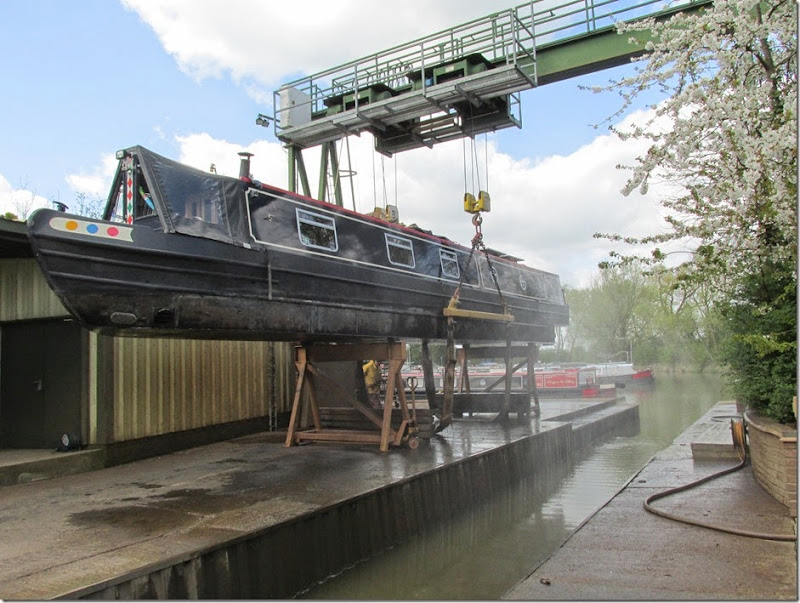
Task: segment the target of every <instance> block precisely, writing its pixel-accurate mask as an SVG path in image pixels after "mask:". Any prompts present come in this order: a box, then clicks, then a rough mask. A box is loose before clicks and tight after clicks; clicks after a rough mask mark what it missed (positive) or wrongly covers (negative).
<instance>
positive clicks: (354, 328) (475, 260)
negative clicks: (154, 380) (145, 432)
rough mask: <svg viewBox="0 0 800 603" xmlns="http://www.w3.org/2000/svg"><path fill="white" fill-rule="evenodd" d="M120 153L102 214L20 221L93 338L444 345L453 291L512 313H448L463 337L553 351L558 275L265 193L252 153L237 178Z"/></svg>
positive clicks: (559, 319) (559, 307)
mask: <svg viewBox="0 0 800 603" xmlns="http://www.w3.org/2000/svg"><path fill="white" fill-rule="evenodd" d="M245 155H246V154H245ZM118 159H119V165H118V168H117V172H116V176H115V178H114V182H113V185H112V188H111V192H110V195H109V199H108V202H107V205H106V208H105V211H104V215H103V217H102V219H93V218H87V217H83V216H77V215H71V214H68V213H65V212H61V211H56V210H49V209H41V210H38V211H36V212H34V213H33V214H32V215H31V216H30V218H29V220H28V236H29V239H30V241H31V245H32V248H33V251H34V254H35V256H36V258H37V260H38V261H39V263H40V265H41V267H42V270H43V271H44V274H45V276H46V278H47V280H48V282H49V284H50V286H51V287H52V289H53V290H54V291H55V293H56V294H57V295H58V296H59V297H60V299H61V301H62V302H63V303H64V305H65V306H66V308H67V309H68V310H69V312H70V313H72V314H73V315H74V316H75V318H77V319H78V320H79V321H80V322H81V323H83V324H84V325H86V326H87V327H89V328H91V329H94V330H97V331H99V332H102V333H113V334H117V335H119V334H122V335H125V334H127V335H152V336H179V337H186V338H225V339H269V340H285V341H308V340H318V341H346V340H356V339H365V338H369V339H372V338H387V337H390V338H406V339H427V340H437V339H446V338H447V336H448V332H447V318H446V316H445V315H444V312H443V310H444V308H445V307H446V306H447V305H448V303H449V301H450V300H451V297H452V296H453V293H454V291H455V290H456V289H457V288H458V287H459V285H460V286H461V289H460V295H459V308H462V309H464V310H474V311H476V312H487V313H492V314H505V315H507V316H513V320H512V319H509V320H507V321H495V320H482V319H477V318H456V319H455V321H454V322H455V332H454V333H453V335H454V336H455V338H456V339H457V340H461V341H504V340H508V339H511V340H514V341H526V342H538V343H548V342H552V341H553V339H554V328H555V327H557V326H559V325H565V324H567V322H568V308H567V306H566V303H565V301H564V295H563V291H562V289H561V285H560V281H559V277H558V276H557V275H555V274H551V273H548V272H543V271H540V270H535V269H532V268H529V267H527V266H525V265H523V264H521V263H519V262H517V261H513V260H509V259H507V258H504V257H502V256H501V255H499V254H498V255H493V254H491V253H489V252H488V251H487V252H486V253H482V252H479V251H475V252H474V253H472V250H471V249H470V248H467V247H465V246H462V245H459V244H456V243H454V242H452V241H450V240H448V239H446V238H443V237H438V236H434V235H432V234H429V233H427V232H426V231H422V230H420V229H417V228H412V227H406V226H403V225H401V224H398V223H392V222H389V221H386V220H382V219H378V218H375V217H372V216H367V215H362V214H359V213H356V212H353V211H349V210H346V209H344V208H341V207H338V206H335V205H332V204H329V203H325V202H321V201H316V200H314V199H310V198H308V197H304V196H302V195H298V194H295V193H291V192H287V191H284V190H281V189H278V188H275V187H272V186H268V185H266V184H262V183H260V182H258V181H255V180H253V179H252V178H251V177H250V175H249V158H248V157H245V158H244V159H243V169H242V173H241V174H240V177H239V178H233V177H228V176H223V175H218V174H215V173H206V172H203V171H200V170H196V169H194V168H191V167H188V166H185V165H182V164H180V163H178V162H175V161H172V160H170V159H168V158H165V157H162V156H160V155H158V154H156V153H153V152H152V151H149V150H147V149H145V148H143V147H140V146H135V147H131V148H129V149H125V150H124V151H120V152H119V153H118ZM471 253H472V257H470V256H471ZM492 270H494V271H495V277H496V278H493V277H492ZM498 287H499V292H500V294H498ZM504 306H505V307H504Z"/></svg>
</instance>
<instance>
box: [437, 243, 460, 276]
mask: <svg viewBox="0 0 800 603" xmlns="http://www.w3.org/2000/svg"><path fill="white" fill-rule="evenodd" d="M439 261H440V262H441V265H442V276H444V277H446V278H452V279H456V280H457V279H459V278H460V277H461V271H460V270H459V268H458V256H456V253H455V252H454V251H449V250H447V249H440V250H439Z"/></svg>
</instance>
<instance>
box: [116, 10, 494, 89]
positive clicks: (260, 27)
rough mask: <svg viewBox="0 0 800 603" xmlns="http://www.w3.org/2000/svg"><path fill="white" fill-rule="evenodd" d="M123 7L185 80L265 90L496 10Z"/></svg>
mask: <svg viewBox="0 0 800 603" xmlns="http://www.w3.org/2000/svg"><path fill="white" fill-rule="evenodd" d="M123 5H124V6H125V7H126V8H127V9H129V10H131V11H134V12H136V13H137V14H138V15H139V17H140V18H141V19H142V21H144V22H145V23H147V24H148V25H149V26H150V27H151V28H152V29H153V31H154V32H155V33H156V35H157V36H158V38H159V40H160V41H161V44H162V45H163V47H164V49H165V50H166V51H167V52H168V53H169V54H170V55H172V56H173V57H174V58H175V60H176V62H177V63H178V65H179V67H180V68H181V70H183V71H184V72H185V73H187V74H189V75H190V76H192V77H194V78H197V79H203V78H207V77H220V76H222V75H223V74H224V73H230V74H231V76H232V77H233V79H234V80H237V81H240V82H243V81H246V80H255V81H257V82H259V83H260V84H262V85H270V86H271V85H274V84H275V83H276V82H277V81H278V80H279V79H282V78H284V76H286V74H291V73H299V72H302V73H305V74H308V73H313V72H317V71H321V70H323V69H327V68H329V67H333V66H334V65H336V64H339V63H344V62H347V61H350V60H352V59H356V58H359V57H361V56H364V55H368V54H370V53H373V52H377V51H380V50H383V49H385V48H390V47H392V46H395V45H398V44H402V43H405V42H407V41H409V40H413V39H415V38H419V37H422V36H425V35H428V34H431V33H435V32H437V31H439V30H442V29H445V28H447V27H451V26H452V25H454V23H459V22H465V21H468V20H470V19H474V18H477V17H481V16H484V15H487V14H489V13H492V12H496V11H497V10H498V6H497V2H496V0H439V1H438V2H430V1H426V0H407V1H406V2H405V6H404V9H403V10H392V8H390V7H389V8H387V6H386V5H384V4H382V3H380V2H363V1H359V0H338V1H337V2H328V1H325V0H295V2H291V3H288V4H287V3H285V2H284V3H282V2H274V1H270V2H264V1H258V0H228V1H227V2H218V1H217V0H159V1H158V2H149V1H147V0H123ZM409 5H411V6H413V5H416V6H417V9H416V10H414V9H409ZM501 8H508V7H501ZM387 13H388V16H387ZM454 16H456V17H455V18H454ZM248 87H249V89H250V93H252V94H254V95H258V94H263V92H260V91H258V90H257V89H256V88H253V87H252V86H248ZM270 100H271V97H270Z"/></svg>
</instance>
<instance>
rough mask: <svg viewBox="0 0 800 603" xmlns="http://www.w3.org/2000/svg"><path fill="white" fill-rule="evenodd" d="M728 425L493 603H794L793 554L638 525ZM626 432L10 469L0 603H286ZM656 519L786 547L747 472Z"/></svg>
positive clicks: (460, 434) (668, 456) (790, 548)
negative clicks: (714, 602)
mask: <svg viewBox="0 0 800 603" xmlns="http://www.w3.org/2000/svg"><path fill="white" fill-rule="evenodd" d="M730 412H731V409H730V408H729V407H727V406H724V405H717V406H715V407H714V408H712V409H711V411H709V413H708V414H707V415H705V416H704V417H703V418H701V419H700V420H699V421H698V422H697V423H696V424H695V425H694V426H693V427H692V428H690V429H689V430H688V431H687V432H685V433H684V434H683V435H682V436H681V437H680V438H679V439H678V440H676V441H675V443H674V444H673V445H672V446H670V447H669V448H668V449H666V450H664V451H663V452H661V453H659V454H658V455H657V456H656V457H655V458H654V459H653V460H652V461H651V462H650V463H649V464H648V465H647V466H646V467H645V468H644V469H643V470H642V471H641V472H640V473H639V474H638V475H636V476H635V477H634V478H633V479H632V480H631V481H630V482H629V483H628V485H627V486H626V487H625V488H624V489H623V490H622V491H621V492H620V493H619V494H618V495H617V496H616V497H615V498H614V499H613V500H612V501H610V502H609V503H608V504H607V505H606V506H605V507H603V508H602V509H601V510H600V511H599V512H597V513H596V514H595V515H593V517H592V518H590V519H589V520H588V521H587V522H586V523H585V524H584V525H583V526H582V527H581V528H580V529H579V530H578V531H577V532H576V533H575V534H574V535H573V536H572V537H571V538H570V539H569V540H568V542H567V543H566V544H565V545H564V546H563V547H561V548H560V549H559V550H558V551H556V552H555V553H554V554H553V555H552V556H551V557H550V558H549V559H548V560H547V561H546V562H545V563H543V564H542V565H540V566H539V567H537V568H531V572H532V573H531V574H530V575H529V576H528V577H527V578H526V579H525V580H523V581H522V582H521V583H520V584H518V585H517V586H516V587H514V588H513V589H511V590H510V591H509V592H508V593H507V594H506V595H505V597H504V598H507V599H546V600H554V599H592V600H603V599H620V600H622V599H639V600H658V599H662V600H671V599H739V600H753V599H772V600H787V599H788V600H796V599H797V579H796V572H797V552H796V547H795V543H793V542H774V541H765V540H754V539H746V538H742V537H737V536H733V535H730V534H723V533H718V532H713V531H710V530H706V529H702V528H697V527H692V526H688V525H684V524H679V523H675V522H672V521H670V520H668V519H664V518H661V517H657V516H655V515H651V514H649V513H647V512H645V511H644V510H643V509H642V501H643V500H644V499H645V498H646V497H647V496H648V495H650V494H652V493H653V492H656V491H661V490H664V489H666V488H668V487H671V486H674V485H679V484H683V483H686V482H689V481H692V480H693V479H696V478H697V477H700V476H703V475H707V474H709V473H713V472H714V471H716V470H717V469H719V468H720V467H725V466H730V465H731V464H735V463H736V458H735V450H734V448H733V445H732V443H731V439H730V430H729V426H728V425H727V424H726V423H725V422H724V421H714V420H713V419H714V417H717V416H724V415H727V414H729V413H730ZM631 423H633V424H634V427H636V428H637V429H638V408H637V407H636V406H631V405H626V404H624V403H614V402H613V401H611V402H610V401H602V400H587V401H574V400H546V401H545V400H543V401H542V414H541V416H540V418H539V419H538V420H519V421H517V420H515V419H514V418H513V416H512V420H511V422H510V423H509V424H507V425H499V424H497V423H494V422H492V421H491V420H490V418H488V416H482V417H475V418H472V419H466V418H465V419H463V420H457V421H456V422H455V423H454V424H453V425H452V426H451V427H449V428H448V429H447V430H446V431H445V432H443V433H442V434H440V435H438V436H436V437H435V438H434V439H433V440H431V441H430V442H428V443H427V444H423V445H422V446H420V447H419V448H418V449H416V450H407V449H392V450H390V451H389V452H388V453H381V452H379V451H378V450H377V447H375V446H343V445H327V444H311V445H305V446H300V447H292V448H286V447H285V446H284V445H283V435H284V434H281V433H273V434H269V433H263V434H255V435H251V436H245V437H241V438H237V439H234V440H230V441H226V442H220V443H217V444H212V445H209V446H203V447H199V448H194V449H191V450H186V451H183V452H179V453H175V454H170V455H165V456H162V457H157V458H152V459H148V460H143V461H138V462H134V463H129V464H127V465H121V466H118V467H112V468H108V469H101V470H93V471H85V472H83V473H79V474H74V475H65V476H64V477H56V478H51V479H39V478H40V477H42V476H44V475H46V474H47V470H46V465H47V463H46V460H47V459H41V458H40V459H33V458H31V459H28V461H29V462H32V463H37V464H36V465H35V467H36V471H33V470H30V469H31V468H32V467H34V466H32V465H27V469H29V470H28V471H24V470H20V467H21V468H22V469H25V468H26V464H25V458H24V457H25V454H24V453H17V458H16V462H15V463H6V464H5V465H4V464H3V463H2V462H0V473H3V474H4V475H5V476H6V479H7V480H9V479H11V476H13V475H14V473H13V471H12V469H14V468H16V469H15V470H16V471H17V474H16V475H17V480H18V481H25V480H30V479H34V480H39V481H31V482H28V483H18V484H16V485H10V486H6V487H2V488H0V599H6V600H9V599H35V600H45V599H53V598H67V599H77V598H95V599H104V600H112V599H138V598H151V599H152V598H173V599H175V598H225V599H245V598H260V599H265V598H288V597H291V596H293V595H294V594H296V593H297V592H300V591H301V590H302V589H303V588H305V587H307V586H308V585H309V584H311V583H313V582H314V581H315V580H319V579H321V578H324V577H325V576H327V575H331V574H333V573H336V572H337V571H340V570H341V569H342V567H347V565H352V564H353V563H355V562H357V561H358V560H360V559H366V558H369V557H370V556H373V555H375V554H377V553H378V552H380V551H381V550H383V549H385V548H386V547H387V546H390V545H391V544H392V543H394V542H398V541H399V540H401V539H402V538H404V537H407V536H408V535H409V534H411V533H414V532H416V531H420V530H424V529H426V527H427V526H429V525H430V523H431V522H436V521H439V520H441V519H444V518H445V517H446V516H447V515H448V514H450V513H452V510H453V509H456V508H461V507H464V506H467V505H470V504H481V497H488V496H491V495H492V494H493V492H496V491H498V490H500V489H502V488H506V487H508V484H509V483H513V482H514V480H519V479H522V478H523V477H525V476H531V475H532V476H535V479H536V480H537V481H540V480H542V481H546V480H547V479H548V478H552V480H554V481H557V480H558V479H560V476H559V475H556V474H553V472H554V471H557V469H558V468H559V467H564V466H566V465H567V464H568V463H569V462H570V456H571V455H572V454H575V453H576V452H577V451H579V450H581V449H583V450H585V446H587V445H591V444H592V443H593V442H596V441H602V439H603V438H606V437H609V436H611V435H615V434H617V433H619V432H620V430H623V431H624V430H625V429H629V428H630V425H631ZM634 433H635V430H634ZM582 447H583V448H582ZM693 449H694V450H695V451H696V452H695V454H700V451H702V454H703V455H704V458H707V459H710V460H699V459H696V458H694V456H693V452H692V451H693ZM70 454H75V455H76V457H75V458H76V459H78V460H77V462H78V463H83V464H84V465H85V464H86V461H85V460H80V458H79V457H78V456H77V455H79V454H83V453H65V454H64V458H67V457H68V456H69V455H70ZM34 456H35V455H34ZM0 461H2V459H1V458H0ZM59 462H61V463H63V462H64V461H63V460H62V459H59ZM62 470H64V468H63V467H62ZM431 501H435V502H434V503H433V504H431ZM654 505H656V506H658V507H659V508H664V509H665V510H667V509H669V510H673V511H676V510H677V512H680V513H685V514H687V515H691V514H695V515H696V516H701V517H703V518H704V519H705V520H706V521H712V522H719V523H724V524H725V525H729V526H730V525H734V526H739V527H744V528H746V529H749V530H756V531H763V532H769V533H788V534H792V533H793V531H794V521H793V519H792V518H791V517H789V513H788V509H787V508H786V507H785V506H783V505H781V504H780V503H778V502H776V501H775V500H774V499H772V498H771V497H770V496H769V495H767V494H766V493H765V492H764V491H763V490H762V489H761V488H760V487H759V486H758V485H757V484H756V483H755V482H754V480H753V478H752V473H751V472H750V470H749V467H747V468H745V469H743V470H741V471H739V472H737V473H735V474H731V475H729V476H725V477H723V478H721V479H719V480H715V481H713V482H710V483H709V484H705V485H703V486H701V487H700V489H698V490H690V491H688V492H685V493H681V494H679V495H677V496H675V497H670V498H666V499H663V500H661V501H658V502H656V503H654ZM353 526H366V527H369V529H363V530H361V532H360V533H359V531H358V530H356V529H354V528H353Z"/></svg>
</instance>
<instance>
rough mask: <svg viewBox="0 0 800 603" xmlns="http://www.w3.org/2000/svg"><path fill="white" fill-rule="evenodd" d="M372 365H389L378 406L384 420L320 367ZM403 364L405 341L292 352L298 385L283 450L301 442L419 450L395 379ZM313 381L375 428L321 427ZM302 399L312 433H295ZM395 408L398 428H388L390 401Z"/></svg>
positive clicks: (400, 382) (399, 383)
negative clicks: (330, 388)
mask: <svg viewBox="0 0 800 603" xmlns="http://www.w3.org/2000/svg"><path fill="white" fill-rule="evenodd" d="M369 359H373V360H377V361H382V362H384V361H385V362H388V364H389V371H388V374H387V379H386V396H385V400H384V405H383V411H382V413H383V416H382V417H380V416H379V413H380V412H381V411H380V410H379V409H377V410H376V409H372V408H369V407H368V406H366V405H364V404H362V403H361V402H360V401H358V400H357V399H356V398H355V396H354V395H353V393H352V392H349V391H347V390H346V389H345V388H344V387H342V386H341V385H340V384H339V383H337V382H336V381H335V380H333V379H331V378H330V377H329V376H327V375H326V374H325V373H324V371H322V370H321V369H320V367H319V365H320V364H322V363H325V362H342V361H362V360H369ZM405 360H406V345H405V342H392V341H389V342H387V343H382V342H381V343H329V344H305V345H300V346H297V347H295V366H296V368H297V385H296V388H295V395H294V401H293V403H292V413H291V416H290V418H289V428H288V431H287V434H286V446H293V445H295V444H301V443H303V442H337V443H344V444H378V445H379V447H380V450H381V451H382V452H386V451H387V450H388V449H389V446H390V445H391V446H402V445H405V446H408V447H409V448H416V447H417V446H418V445H419V439H418V436H417V429H416V425H415V422H414V420H413V419H412V416H411V414H410V413H409V411H408V405H407V403H406V395H405V387H404V385H403V380H402V377H401V375H400V371H401V369H402V366H403V363H404V362H405ZM317 380H324V381H325V383H326V384H329V385H331V386H333V387H334V388H335V389H336V390H338V392H339V393H340V394H341V395H342V397H343V398H344V399H345V401H346V402H347V403H348V404H349V405H350V406H352V407H353V408H354V409H355V410H356V411H358V413H360V414H361V415H363V417H364V418H366V419H367V421H368V422H369V423H371V424H373V425H374V426H375V428H376V429H373V430H364V429H331V428H323V424H322V419H321V414H320V408H319V402H318V399H317V393H316V387H317ZM304 394H306V395H307V399H308V402H309V407H310V411H311V420H312V422H313V428H311V429H303V430H301V429H299V423H300V415H301V410H302V406H303V404H304ZM395 395H396V396H397V400H398V403H399V406H400V409H399V410H400V415H401V420H400V425H399V427H397V429H394V428H393V427H392V414H393V413H392V407H393V404H392V400H393V398H394V396H395Z"/></svg>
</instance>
